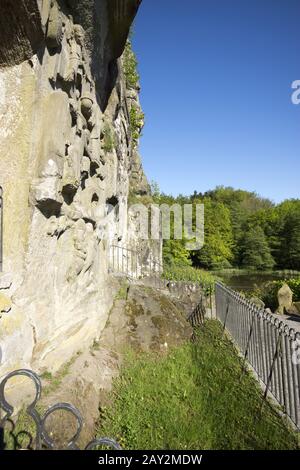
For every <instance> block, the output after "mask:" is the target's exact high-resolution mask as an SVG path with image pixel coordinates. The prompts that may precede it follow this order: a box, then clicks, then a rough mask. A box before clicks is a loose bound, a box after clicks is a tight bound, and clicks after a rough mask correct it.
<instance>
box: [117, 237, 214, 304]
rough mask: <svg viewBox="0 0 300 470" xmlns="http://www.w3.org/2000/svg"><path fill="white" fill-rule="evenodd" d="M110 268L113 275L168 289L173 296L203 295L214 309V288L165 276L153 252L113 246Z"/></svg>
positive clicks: (161, 265)
mask: <svg viewBox="0 0 300 470" xmlns="http://www.w3.org/2000/svg"><path fill="white" fill-rule="evenodd" d="M108 268H109V272H110V273H111V274H121V275H124V276H126V277H127V278H128V279H129V280H131V281H136V280H137V281H138V280H141V281H142V282H143V284H148V285H150V286H153V287H156V288H158V289H168V290H169V291H170V292H171V293H172V294H173V295H177V296H178V297H182V296H184V295H186V294H187V295H189V294H192V293H200V291H201V292H202V294H203V298H204V297H205V298H206V300H208V302H207V305H210V308H212V292H213V286H207V285H204V284H203V283H201V282H200V281H199V282H192V281H190V282H189V281H174V280H170V279H167V278H166V277H165V276H164V267H163V264H162V263H161V262H160V261H159V260H158V259H157V258H155V257H154V256H153V255H152V253H151V252H146V253H145V252H143V251H140V252H139V251H138V250H135V249H133V248H127V247H124V246H120V245H111V246H110V248H109V250H108Z"/></svg>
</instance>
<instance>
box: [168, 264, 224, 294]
mask: <svg viewBox="0 0 300 470" xmlns="http://www.w3.org/2000/svg"><path fill="white" fill-rule="evenodd" d="M163 277H164V278H165V279H168V280H170V281H184V282H195V283H199V284H201V286H202V287H204V288H205V289H207V290H210V289H214V285H215V281H216V280H217V278H216V277H215V276H213V275H212V274H211V273H210V272H208V271H204V270H203V269H198V268H194V267H193V266H188V265H176V264H173V265H167V264H165V266H164V273H163Z"/></svg>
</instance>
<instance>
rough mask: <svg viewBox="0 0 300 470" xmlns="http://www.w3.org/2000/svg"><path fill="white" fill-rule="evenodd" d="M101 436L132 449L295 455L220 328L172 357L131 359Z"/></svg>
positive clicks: (209, 325) (211, 326) (292, 438)
mask: <svg viewBox="0 0 300 470" xmlns="http://www.w3.org/2000/svg"><path fill="white" fill-rule="evenodd" d="M125 363H126V366H125V367H124V368H123V371H122V373H121V376H120V377H119V378H118V379H117V380H116V381H115V383H114V391H113V398H114V400H113V402H112V405H111V406H110V407H108V408H106V409H103V410H102V412H101V416H100V420H99V429H98V434H99V436H101V435H109V436H113V437H115V438H117V439H118V440H119V442H120V443H121V445H122V446H123V447H124V448H125V449H203V450H205V449H296V448H297V435H296V433H294V432H293V431H292V430H291V429H290V428H289V426H288V425H287V424H286V422H285V421H284V420H283V419H282V418H280V417H279V416H278V414H277V412H276V411H275V409H274V408H273V407H272V406H271V405H270V403H268V402H267V403H266V404H265V406H264V407H263V408H262V411H261V405H262V393H261V390H260V388H259V386H258V384H257V382H256V380H255V379H254V378H253V377H252V375H250V374H249V373H245V374H243V375H242V374H241V370H242V367H241V366H242V363H241V359H240V358H239V356H238V355H237V353H236V351H235V349H234V346H233V345H232V343H231V342H230V341H229V340H228V339H227V338H223V337H222V329H221V326H220V324H219V323H218V322H217V321H214V320H210V321H207V322H206V326H205V328H203V329H201V330H200V331H199V332H198V334H197V339H196V341H195V342H194V343H190V342H189V343H187V344H185V345H183V346H182V347H179V348H177V349H174V350H172V351H170V353H169V354H168V355H167V356H164V357H162V356H158V355H155V354H143V355H139V356H137V355H136V354H134V353H133V352H129V353H128V355H127V360H126V361H125Z"/></svg>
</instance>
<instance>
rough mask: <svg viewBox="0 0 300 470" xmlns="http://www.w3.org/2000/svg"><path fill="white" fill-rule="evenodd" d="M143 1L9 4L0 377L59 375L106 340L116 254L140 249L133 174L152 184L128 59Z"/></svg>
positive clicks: (4, 55) (1, 132)
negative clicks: (131, 203) (26, 372)
mask: <svg viewBox="0 0 300 470" xmlns="http://www.w3.org/2000/svg"><path fill="white" fill-rule="evenodd" d="M139 3H140V1H139V0H79V1H76V2H75V1H73V0H65V1H58V0H30V1H26V2H25V1H20V2H13V1H9V0H5V1H3V2H1V4H0V26H1V28H0V66H1V67H0V185H1V186H3V189H4V273H3V274H2V275H0V286H1V285H5V287H4V289H5V292H4V294H5V305H4V307H3V309H2V314H1V315H2V316H1V318H0V346H1V350H2V354H1V357H2V362H1V364H0V376H1V375H3V374H4V373H6V372H8V371H11V370H13V369H17V368H21V367H27V368H33V369H34V370H36V371H37V372H39V371H43V370H45V369H47V370H50V371H52V372H55V371H56V370H58V369H59V368H60V367H61V365H62V363H63V362H65V361H68V360H69V359H70V358H71V357H72V356H73V355H74V354H75V353H76V351H78V350H79V349H83V348H84V347H86V346H88V345H89V344H91V343H92V342H93V340H94V339H96V340H98V339H99V337H100V334H101V331H102V330H103V328H104V326H105V324H106V320H107V316H108V312H109V310H110V308H111V306H112V302H113V298H114V294H115V292H116V286H115V285H114V283H113V282H111V280H110V278H109V275H108V261H107V258H108V256H107V251H108V247H109V245H110V244H111V243H118V244H121V245H123V246H128V245H130V246H136V245H139V240H138V234H137V230H136V228H135V226H134V223H135V221H134V220H132V219H131V218H129V217H128V194H129V192H130V181H132V178H133V179H135V181H136V185H135V187H134V191H136V192H137V193H141V194H144V193H145V192H146V191H147V188H148V186H147V181H146V179H145V176H144V173H143V170H142V167H141V164H140V160H139V156H138V154H137V143H138V142H137V140H136V136H135V138H134V139H133V137H132V132H131V125H130V115H129V110H130V106H131V105H132V103H133V102H135V103H137V104H138V87H137V88H132V87H131V88H129V87H128V86H127V83H126V80H125V77H124V74H123V71H122V69H123V66H122V64H123V58H122V57H120V56H121V54H122V52H123V49H124V45H125V42H126V38H127V35H128V31H129V27H130V24H131V22H132V20H133V18H134V16H135V14H136V12H137V8H138V5H139ZM137 131H138V132H139V129H137ZM112 202H113V206H112V204H111V203H112ZM139 248H141V249H142V250H146V251H147V250H148V252H149V250H150V251H151V250H152V246H149V244H148V243H147V241H145V242H144V243H143V244H142V246H141V247H140V246H139ZM155 249H156V250H157V254H158V255H159V254H160V243H158V244H157V245H156V248H155ZM7 276H9V279H10V282H9V283H7V282H6V281H5V280H7V279H8V277H7ZM1 295H2V293H1Z"/></svg>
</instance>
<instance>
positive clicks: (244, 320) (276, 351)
mask: <svg viewBox="0 0 300 470" xmlns="http://www.w3.org/2000/svg"><path fill="white" fill-rule="evenodd" d="M216 315H217V318H218V320H219V321H220V322H221V323H222V324H223V326H224V329H226V330H227V331H228V332H229V333H230V335H231V337H232V338H233V340H234V341H235V343H236V345H237V346H238V348H239V349H240V351H241V353H242V354H243V356H244V361H245V362H246V361H248V362H249V363H250V365H251V366H252V367H253V369H254V370H255V372H256V374H257V375H258V377H259V379H260V380H261V381H262V383H263V384H264V386H265V393H264V398H266V397H267V395H268V392H271V394H272V395H273V397H274V398H275V400H276V401H277V402H278V403H279V405H281V407H282V408H283V411H284V412H285V413H286V414H287V415H288V416H289V418H290V419H291V420H292V422H293V423H294V424H295V425H296V427H297V428H298V429H300V332H296V331H295V330H294V329H293V328H290V327H289V326H288V325H287V324H286V323H285V322H284V321H280V320H279V319H278V318H276V317H275V316H274V315H272V314H270V313H268V312H267V311H265V310H264V309H260V308H259V307H257V306H256V305H254V304H253V303H251V302H249V301H248V300H246V299H245V298H244V297H243V296H241V295H240V294H238V293H237V292H235V291H233V290H231V289H229V288H227V287H225V286H224V285H222V284H220V283H217V284H216Z"/></svg>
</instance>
